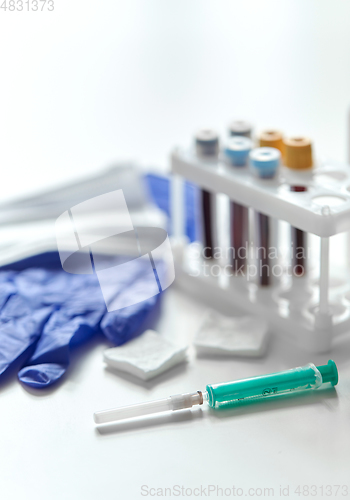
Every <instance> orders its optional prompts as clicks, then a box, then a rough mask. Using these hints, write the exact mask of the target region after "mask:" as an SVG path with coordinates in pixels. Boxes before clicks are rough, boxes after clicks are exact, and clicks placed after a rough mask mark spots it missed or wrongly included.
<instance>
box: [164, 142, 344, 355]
mask: <svg viewBox="0 0 350 500" xmlns="http://www.w3.org/2000/svg"><path fill="white" fill-rule="evenodd" d="M287 170H288V169H286V168H285V167H282V168H281V169H280V172H279V174H278V175H277V176H276V177H275V178H274V179H271V180H261V179H258V178H257V177H255V176H254V175H252V173H251V172H250V170H249V167H248V166H247V167H243V168H232V166H230V165H229V164H228V163H227V161H226V160H225V157H224V155H223V154H222V153H220V155H219V158H218V159H217V160H214V161H211V162H210V163H209V162H208V161H206V160H203V159H200V158H198V157H197V156H196V154H195V151H194V150H192V149H187V150H185V149H179V148H177V149H175V150H174V151H173V152H172V154H171V172H172V202H171V203H172V205H171V209H172V234H173V253H174V259H175V269H176V278H175V285H177V286H178V287H180V288H181V289H183V290H185V291H186V292H188V293H190V294H193V295H194V296H195V297H196V298H197V299H199V300H202V301H203V302H204V303H206V304H208V305H210V307H213V308H215V309H217V310H219V311H221V312H224V313H227V314H232V312H234V311H237V309H238V310H239V311H242V312H245V313H249V314H255V315H258V316H260V317H262V318H264V319H266V320H267V321H268V323H269V325H270V328H271V330H273V331H275V332H276V333H278V334H279V335H285V336H286V337H287V339H289V340H291V341H293V342H296V343H297V344H298V345H299V346H301V347H302V348H304V349H305V350H308V351H311V352H327V351H329V350H331V348H332V344H333V342H334V340H335V339H336V338H338V337H340V336H342V335H346V334H347V333H349V332H350V282H349V281H348V280H347V279H346V276H347V274H346V273H344V275H343V279H342V280H340V281H339V282H334V283H332V282H330V278H329V270H330V261H329V238H330V237H331V236H333V235H336V234H339V233H342V232H349V231H350V167H349V166H348V165H341V164H336V163H331V162H324V163H322V164H320V165H318V166H317V167H316V168H314V169H313V170H312V172H311V173H310V174H308V175H307V176H306V177H305V184H307V186H308V189H307V191H305V192H292V191H290V181H289V180H288V175H289V173H288V172H287ZM184 180H187V181H189V182H192V183H193V184H195V185H197V186H198V187H199V188H202V189H205V190H207V191H209V192H212V193H215V194H224V195H226V196H227V197H228V198H229V199H230V200H231V201H234V202H237V203H239V204H242V205H244V206H246V207H249V208H250V209H251V210H252V209H253V210H256V211H258V212H260V213H263V214H265V215H267V216H270V217H274V218H276V219H278V220H281V221H286V222H287V223H289V224H290V225H291V226H294V227H295V228H298V229H301V230H302V231H305V232H308V233H312V234H314V235H316V236H319V237H320V238H319V244H320V259H319V273H318V276H317V277H315V276H309V275H307V276H305V277H295V278H293V279H291V280H289V281H288V280H285V279H283V276H281V278H280V279H279V280H278V282H277V283H274V284H273V285H272V286H269V287H259V286H258V285H257V284H256V283H252V282H248V281H247V279H246V278H244V277H242V276H226V275H225V273H224V272H223V269H222V267H221V270H222V272H218V268H219V267H220V264H218V262H211V264H209V265H210V266H212V267H213V266H216V268H215V273H214V272H208V273H203V272H202V271H201V270H202V266H201V263H200V259H201V257H200V256H199V255H198V254H196V255H194V252H191V245H190V244H188V243H187V242H186V238H185V233H184V227H185V225H184V221H185V214H184V202H183V200H184V192H183V186H184ZM299 183H300V180H299Z"/></svg>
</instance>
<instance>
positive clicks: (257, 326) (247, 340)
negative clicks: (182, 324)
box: [193, 311, 268, 356]
mask: <svg viewBox="0 0 350 500" xmlns="http://www.w3.org/2000/svg"><path fill="white" fill-rule="evenodd" d="M267 340H268V325H267V323H266V321H264V320H262V319H261V318H255V317H252V316H242V317H236V318H229V317H227V316H223V315H221V314H219V313H217V312H214V311H209V313H208V315H207V316H206V318H205V319H204V321H203V323H202V325H201V327H200V328H199V330H198V332H197V334H196V336H195V339H194V342H193V343H194V345H195V346H196V349H197V353H199V354H215V355H223V356H227V355H233V356H262V355H263V354H264V353H265V350H266V345H267Z"/></svg>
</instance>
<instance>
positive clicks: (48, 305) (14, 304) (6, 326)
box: [0, 175, 197, 388]
mask: <svg viewBox="0 0 350 500" xmlns="http://www.w3.org/2000/svg"><path fill="white" fill-rule="evenodd" d="M146 180H147V183H148V186H149V188H150V191H151V194H152V197H153V200H154V201H155V203H156V204H157V205H158V206H159V207H160V208H162V209H163V210H165V211H166V212H167V213H168V214H169V179H168V178H166V177H161V176H155V175H149V176H146ZM196 192H197V191H196V189H195V187H194V186H193V185H190V184H186V191H185V203H186V214H187V223H186V227H187V234H188V235H189V237H190V239H191V241H193V239H195V232H196V220H197V219H196V217H197V214H196ZM139 271H140V272H136V274H135V275H133V276H129V277H128V276H125V277H122V279H121V280H119V285H118V284H116V285H117V286H119V287H120V289H119V292H121V291H122V290H125V289H126V290H127V291H128V293H129V294H132V295H133V296H137V294H138V293H139V291H140V290H142V288H143V287H145V286H147V279H150V277H148V278H145V276H144V275H143V273H142V269H141V270H139ZM116 292H117V294H118V290H116ZM160 296H161V295H160V294H159V295H156V296H154V297H151V298H150V299H147V300H144V301H142V302H140V303H138V304H135V305H132V306H129V307H124V308H122V309H119V310H117V311H113V312H110V313H107V311H106V307H105V304H104V301H103V297H102V293H101V289H100V285H99V282H98V280H97V277H96V275H73V274H68V273H66V272H65V271H63V270H62V268H61V263H60V259H59V256H58V253H57V252H51V253H46V254H42V255H36V256H34V257H31V258H29V259H25V260H23V261H20V262H16V263H14V264H12V265H11V266H6V267H4V268H2V270H0V381H1V375H2V374H3V373H5V371H6V370H7V369H8V368H9V367H10V366H11V365H12V364H13V363H14V362H15V361H16V360H17V359H18V358H19V357H20V356H22V355H23V356H25V353H26V352H33V349H34V352H33V354H32V355H31V356H30V359H28V360H27V361H26V363H25V366H24V367H23V368H22V369H21V370H20V372H19V379H20V380H21V381H22V382H23V383H24V384H26V385H29V386H31V387H35V388H42V387H47V386H50V385H51V384H53V383H54V382H56V381H58V380H59V379H60V378H61V377H62V376H63V375H64V373H65V371H66V370H67V367H68V365H69V353H70V349H71V348H72V347H74V346H76V345H79V344H81V343H83V342H85V341H87V340H88V339H89V338H90V337H91V336H92V335H94V334H95V333H96V332H98V331H100V330H101V331H102V332H103V333H104V334H105V336H106V337H107V338H108V339H109V340H110V341H111V342H112V343H113V344H114V345H121V344H123V343H125V342H127V341H128V340H130V339H132V338H134V337H135V336H137V335H139V334H140V333H142V332H143V331H144V330H145V329H147V328H149V327H151V325H152V322H153V321H154V319H155V317H156V315H157V312H158V310H159V302H160ZM117 300H119V298H118V297H117ZM120 300H121V301H122V300H123V298H122V294H120Z"/></svg>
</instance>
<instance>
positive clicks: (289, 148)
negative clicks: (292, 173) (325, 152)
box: [284, 137, 313, 170]
mask: <svg viewBox="0 0 350 500" xmlns="http://www.w3.org/2000/svg"><path fill="white" fill-rule="evenodd" d="M312 163H313V162H312V144H311V140H310V139H308V138H307V137H291V138H290V139H285V140H284V164H285V165H286V167H289V168H293V169H296V170H302V169H303V170H304V169H308V168H312Z"/></svg>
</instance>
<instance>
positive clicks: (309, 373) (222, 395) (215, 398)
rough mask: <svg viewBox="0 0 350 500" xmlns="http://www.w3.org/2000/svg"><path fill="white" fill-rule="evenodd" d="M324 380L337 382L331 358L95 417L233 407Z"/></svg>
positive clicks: (99, 421)
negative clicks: (322, 363)
mask: <svg viewBox="0 0 350 500" xmlns="http://www.w3.org/2000/svg"><path fill="white" fill-rule="evenodd" d="M325 383H331V384H332V385H333V386H334V385H336V384H337V383H338V370H337V366H336V364H335V362H334V361H333V360H331V359H330V360H329V361H328V363H327V364H326V365H321V366H315V365H314V364H312V363H309V364H307V365H305V366H300V367H297V368H292V369H290V370H285V371H282V372H277V373H269V374H267V375H261V376H258V377H251V378H246V379H242V380H234V381H232V382H224V383H221V384H211V385H207V386H206V391H203V392H202V391H196V392H193V393H187V394H176V395H175V396H170V397H168V398H165V399H159V400H157V401H149V402H146V403H140V404H136V405H130V406H123V407H119V408H114V409H111V410H104V411H99V412H96V413H94V420H95V422H96V423H97V424H103V423H108V422H113V421H117V420H124V419H128V418H134V417H140V416H144V415H150V414H153V413H159V412H164V411H175V410H181V409H183V408H191V407H192V406H194V405H201V404H203V402H204V401H206V402H207V403H208V404H209V406H210V407H211V408H214V409H222V408H225V407H226V408H227V407H231V408H232V407H235V406H239V405H240V404H243V403H244V402H254V401H259V400H262V399H264V398H269V399H270V398H274V397H278V396H280V395H282V394H288V393H289V394H291V393H295V392H300V391H305V390H314V389H318V388H319V387H320V386H321V385H322V384H325Z"/></svg>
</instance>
